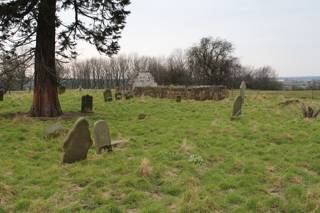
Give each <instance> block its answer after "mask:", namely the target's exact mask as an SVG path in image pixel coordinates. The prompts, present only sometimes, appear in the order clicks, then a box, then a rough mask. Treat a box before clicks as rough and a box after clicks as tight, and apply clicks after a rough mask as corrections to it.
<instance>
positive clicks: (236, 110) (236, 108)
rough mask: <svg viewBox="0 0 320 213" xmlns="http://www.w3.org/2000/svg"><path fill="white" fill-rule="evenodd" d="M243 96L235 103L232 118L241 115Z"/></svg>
mask: <svg viewBox="0 0 320 213" xmlns="http://www.w3.org/2000/svg"><path fill="white" fill-rule="evenodd" d="M241 108H242V97H241V96H238V97H237V99H236V100H235V102H234V104H233V111H232V118H237V117H239V116H240V115H241Z"/></svg>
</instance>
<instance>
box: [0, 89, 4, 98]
mask: <svg viewBox="0 0 320 213" xmlns="http://www.w3.org/2000/svg"><path fill="white" fill-rule="evenodd" d="M3 96H4V90H3V89H0V101H3Z"/></svg>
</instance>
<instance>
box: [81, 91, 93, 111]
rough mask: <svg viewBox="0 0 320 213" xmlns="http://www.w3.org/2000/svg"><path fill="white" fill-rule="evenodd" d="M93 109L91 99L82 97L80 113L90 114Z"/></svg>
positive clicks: (86, 96)
mask: <svg viewBox="0 0 320 213" xmlns="http://www.w3.org/2000/svg"><path fill="white" fill-rule="evenodd" d="M92 108H93V97H92V96H90V95H85V96H82V99H81V112H82V113H90V112H92Z"/></svg>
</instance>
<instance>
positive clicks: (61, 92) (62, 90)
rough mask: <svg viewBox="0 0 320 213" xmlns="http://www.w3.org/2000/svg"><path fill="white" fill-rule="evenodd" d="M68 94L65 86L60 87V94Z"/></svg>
mask: <svg viewBox="0 0 320 213" xmlns="http://www.w3.org/2000/svg"><path fill="white" fill-rule="evenodd" d="M65 92H66V87H65V86H59V87H58V93H59V94H60V95H62V94H64V93H65Z"/></svg>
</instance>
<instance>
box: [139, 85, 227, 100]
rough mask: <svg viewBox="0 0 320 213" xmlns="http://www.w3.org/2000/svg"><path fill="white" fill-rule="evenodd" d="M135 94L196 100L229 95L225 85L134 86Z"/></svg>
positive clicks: (217, 98)
mask: <svg viewBox="0 0 320 213" xmlns="http://www.w3.org/2000/svg"><path fill="white" fill-rule="evenodd" d="M134 94H135V96H142V95H144V96H150V97H153V98H168V99H176V98H177V96H181V98H182V99H191V100H198V101H205V100H216V101H219V100H222V99H225V98H226V97H228V96H229V91H228V89H227V88H226V87H225V86H194V87H172V86H170V87H166V86H159V87H136V88H134Z"/></svg>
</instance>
